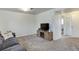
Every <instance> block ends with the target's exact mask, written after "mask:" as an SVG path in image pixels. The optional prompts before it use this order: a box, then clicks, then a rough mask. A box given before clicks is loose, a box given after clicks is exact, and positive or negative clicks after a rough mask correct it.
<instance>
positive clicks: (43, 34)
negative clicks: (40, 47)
mask: <svg viewBox="0 0 79 59" xmlns="http://www.w3.org/2000/svg"><path fill="white" fill-rule="evenodd" d="M37 35H38V36H40V37H42V38H44V39H46V40H53V32H49V31H42V30H38V31H37Z"/></svg>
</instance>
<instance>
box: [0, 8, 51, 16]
mask: <svg viewBox="0 0 79 59" xmlns="http://www.w3.org/2000/svg"><path fill="white" fill-rule="evenodd" d="M50 9H52V8H33V9H32V10H31V11H25V12H24V11H22V10H20V9H19V8H0V10H6V11H12V12H20V13H26V14H34V15H36V14H39V13H42V12H45V11H47V10H50Z"/></svg>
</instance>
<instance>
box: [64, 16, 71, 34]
mask: <svg viewBox="0 0 79 59" xmlns="http://www.w3.org/2000/svg"><path fill="white" fill-rule="evenodd" d="M63 19H64V25H63V27H64V35H72V30H71V17H70V16H64V17H63Z"/></svg>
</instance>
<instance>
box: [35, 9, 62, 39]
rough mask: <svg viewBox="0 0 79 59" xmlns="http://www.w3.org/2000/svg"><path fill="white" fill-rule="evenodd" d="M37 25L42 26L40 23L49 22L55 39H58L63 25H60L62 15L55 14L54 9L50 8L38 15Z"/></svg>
mask: <svg viewBox="0 0 79 59" xmlns="http://www.w3.org/2000/svg"><path fill="white" fill-rule="evenodd" d="M36 17H37V18H36V20H37V27H36V29H38V28H39V27H40V23H49V24H50V31H53V39H54V40H57V39H59V38H61V25H60V16H58V15H57V14H55V11H54V10H49V11H46V12H43V13H40V14H38V15H37V16H36Z"/></svg>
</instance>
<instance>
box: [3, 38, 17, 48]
mask: <svg viewBox="0 0 79 59" xmlns="http://www.w3.org/2000/svg"><path fill="white" fill-rule="evenodd" d="M16 44H18V42H17V41H16V38H14V37H11V38H8V39H7V40H5V41H4V42H3V44H2V47H3V49H5V48H8V47H10V46H13V45H16Z"/></svg>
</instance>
